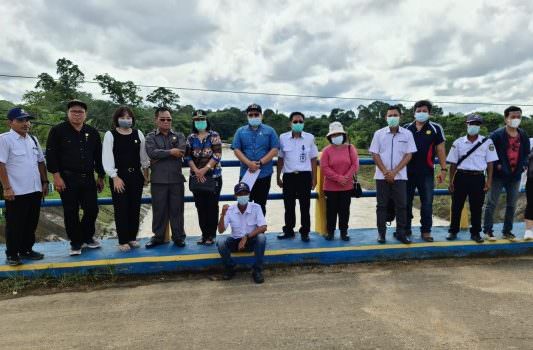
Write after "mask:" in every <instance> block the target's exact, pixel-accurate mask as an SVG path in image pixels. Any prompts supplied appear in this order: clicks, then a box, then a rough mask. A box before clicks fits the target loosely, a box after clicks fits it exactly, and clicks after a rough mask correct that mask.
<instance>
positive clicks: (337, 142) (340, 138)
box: [331, 135, 344, 145]
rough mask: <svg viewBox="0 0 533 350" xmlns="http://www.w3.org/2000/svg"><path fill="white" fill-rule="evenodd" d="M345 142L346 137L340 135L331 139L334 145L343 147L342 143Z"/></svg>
mask: <svg viewBox="0 0 533 350" xmlns="http://www.w3.org/2000/svg"><path fill="white" fill-rule="evenodd" d="M343 140H344V136H342V135H339V136H335V137H332V138H331V143H332V144H334V145H342V141H343Z"/></svg>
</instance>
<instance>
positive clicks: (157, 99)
mask: <svg viewBox="0 0 533 350" xmlns="http://www.w3.org/2000/svg"><path fill="white" fill-rule="evenodd" d="M179 99H180V97H179V95H178V94H175V93H173V92H172V90H170V89H167V88H164V87H158V88H157V89H155V90H154V91H152V93H151V94H149V95H148V96H146V101H148V102H150V103H153V104H154V105H156V106H157V107H168V108H172V109H178V108H179V107H180V106H179Z"/></svg>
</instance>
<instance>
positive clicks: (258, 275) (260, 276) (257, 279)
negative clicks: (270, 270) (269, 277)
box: [252, 271, 265, 284]
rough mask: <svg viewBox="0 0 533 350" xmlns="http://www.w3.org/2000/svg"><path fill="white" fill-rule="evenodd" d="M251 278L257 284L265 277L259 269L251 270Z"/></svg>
mask: <svg viewBox="0 0 533 350" xmlns="http://www.w3.org/2000/svg"><path fill="white" fill-rule="evenodd" d="M252 278H253V279H254V282H255V283H257V284H261V283H263V282H265V278H264V277H263V274H262V273H261V271H254V272H252Z"/></svg>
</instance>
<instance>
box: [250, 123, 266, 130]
mask: <svg viewBox="0 0 533 350" xmlns="http://www.w3.org/2000/svg"><path fill="white" fill-rule="evenodd" d="M262 127H263V123H261V124H260V125H259V126H258V127H257V129H254V128H252V126H251V125H250V124H248V129H250V130H251V131H259V129H261V128H262Z"/></svg>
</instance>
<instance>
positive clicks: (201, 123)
mask: <svg viewBox="0 0 533 350" xmlns="http://www.w3.org/2000/svg"><path fill="white" fill-rule="evenodd" d="M194 127H195V128H196V129H198V130H200V131H203V130H205V129H207V120H196V121H195V122H194Z"/></svg>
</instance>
